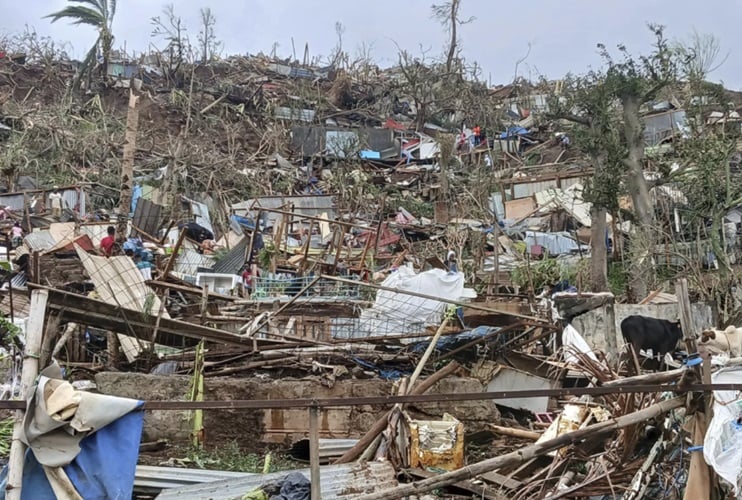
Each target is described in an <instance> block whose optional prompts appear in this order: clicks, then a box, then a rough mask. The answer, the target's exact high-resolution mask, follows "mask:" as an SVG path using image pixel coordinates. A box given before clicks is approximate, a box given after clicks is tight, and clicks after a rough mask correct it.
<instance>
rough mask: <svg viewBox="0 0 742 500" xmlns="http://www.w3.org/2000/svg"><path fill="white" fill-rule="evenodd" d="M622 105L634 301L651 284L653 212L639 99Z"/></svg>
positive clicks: (629, 97)
mask: <svg viewBox="0 0 742 500" xmlns="http://www.w3.org/2000/svg"><path fill="white" fill-rule="evenodd" d="M621 104H622V105H623V122H624V136H625V139H626V144H627V147H628V155H627V157H626V160H625V164H626V167H627V169H628V172H627V184H628V188H629V194H630V195H631V201H632V202H633V205H634V214H635V216H636V227H635V228H634V232H633V234H632V235H631V252H630V253H631V260H630V287H631V293H632V295H633V298H634V299H635V300H641V299H643V298H644V297H646V296H647V291H648V290H649V288H650V285H651V283H652V282H653V276H654V268H653V266H652V245H653V242H654V238H653V235H652V225H653V221H654V210H653V208H652V204H651V202H650V199H649V188H648V187H647V181H646V179H645V178H644V165H643V160H644V138H643V136H642V124H641V121H640V120H639V105H640V102H639V97H638V96H636V95H626V96H623V97H622V98H621Z"/></svg>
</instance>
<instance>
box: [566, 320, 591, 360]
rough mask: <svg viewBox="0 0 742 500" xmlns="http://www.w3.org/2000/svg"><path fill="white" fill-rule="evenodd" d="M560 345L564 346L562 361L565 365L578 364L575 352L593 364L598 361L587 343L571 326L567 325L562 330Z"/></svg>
mask: <svg viewBox="0 0 742 500" xmlns="http://www.w3.org/2000/svg"><path fill="white" fill-rule="evenodd" d="M562 345H563V346H564V361H566V362H567V363H573V364H575V365H577V364H580V360H579V359H577V356H576V355H575V351H578V352H581V353H584V354H585V355H587V356H588V357H589V358H590V359H592V360H593V361H595V362H597V361H598V358H597V356H595V353H594V352H593V350H592V349H591V348H590V346H589V345H588V343H587V342H586V341H585V339H584V338H582V335H580V333H579V332H578V331H577V330H576V329H575V327H574V326H572V325H567V326H565V327H564V330H562Z"/></svg>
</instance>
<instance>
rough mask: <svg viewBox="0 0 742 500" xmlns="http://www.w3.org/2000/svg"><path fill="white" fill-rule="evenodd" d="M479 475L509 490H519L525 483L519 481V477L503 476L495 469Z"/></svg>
mask: <svg viewBox="0 0 742 500" xmlns="http://www.w3.org/2000/svg"><path fill="white" fill-rule="evenodd" d="M478 477H480V478H482V479H484V480H485V481H487V482H488V483H492V484H496V485H498V486H502V487H503V488H507V489H509V490H519V489H521V488H522V487H523V483H522V482H520V481H518V480H517V479H512V478H509V477H507V476H503V475H502V474H500V473H498V472H494V471H492V472H485V473H484V474H480V475H479V476H478Z"/></svg>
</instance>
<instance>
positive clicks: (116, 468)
mask: <svg viewBox="0 0 742 500" xmlns="http://www.w3.org/2000/svg"><path fill="white" fill-rule="evenodd" d="M141 406H142V403H140V406H139V407H140V408H141ZM143 423H144V411H143V410H141V409H140V410H135V411H132V412H130V413H128V414H126V415H124V416H123V417H121V418H119V419H117V420H115V421H113V422H112V423H110V424H108V425H106V426H105V427H103V428H101V429H100V430H98V431H97V432H95V433H93V434H91V435H90V436H88V437H86V438H85V439H83V440H82V441H81V442H80V453H79V454H78V455H77V457H75V459H74V460H73V461H72V462H71V463H70V464H69V465H66V466H64V467H63V469H64V471H65V473H66V474H67V476H68V477H69V478H70V481H71V482H72V484H73V485H74V486H75V489H76V490H77V491H78V493H79V494H80V496H82V497H83V498H84V499H85V500H104V499H129V498H131V497H132V492H133V489H134V473H135V470H136V465H137V458H138V456H139V441H140V439H141V435H142V425H143ZM7 473H8V468H7V467H5V469H4V470H3V471H2V473H1V474H0V500H4V499H5V483H6V480H7ZM47 499H48V500H55V499H56V497H55V496H54V493H53V492H52V489H51V486H50V485H49V481H48V480H47V479H46V474H45V473H44V469H43V467H42V466H41V465H40V464H39V462H38V461H37V460H36V457H34V454H33V452H32V450H30V449H29V450H28V451H27V452H26V460H25V463H24V466H23V488H22V490H21V500H47Z"/></svg>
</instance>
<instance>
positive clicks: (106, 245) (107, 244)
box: [100, 226, 116, 257]
mask: <svg viewBox="0 0 742 500" xmlns="http://www.w3.org/2000/svg"><path fill="white" fill-rule="evenodd" d="M106 233H108V236H106V237H105V238H103V239H102V240H100V249H101V251H102V252H103V255H105V256H106V257H110V256H111V255H113V247H114V245H115V244H116V228H115V227H113V226H108V229H106Z"/></svg>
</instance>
